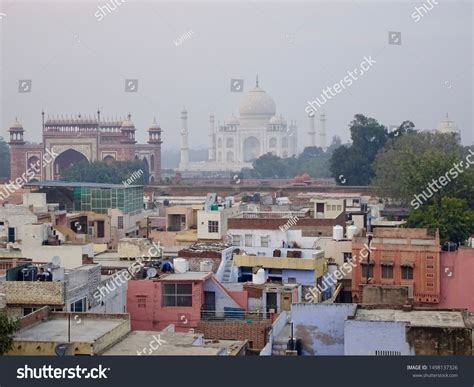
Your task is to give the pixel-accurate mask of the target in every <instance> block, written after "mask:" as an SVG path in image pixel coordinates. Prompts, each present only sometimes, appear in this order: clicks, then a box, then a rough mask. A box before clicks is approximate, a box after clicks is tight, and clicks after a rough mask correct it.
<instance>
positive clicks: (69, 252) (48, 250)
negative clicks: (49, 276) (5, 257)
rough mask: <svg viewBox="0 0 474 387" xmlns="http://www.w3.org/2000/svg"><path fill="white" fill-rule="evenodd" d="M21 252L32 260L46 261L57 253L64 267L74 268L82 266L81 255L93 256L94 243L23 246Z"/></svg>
mask: <svg viewBox="0 0 474 387" xmlns="http://www.w3.org/2000/svg"><path fill="white" fill-rule="evenodd" d="M21 252H22V255H23V257H24V258H30V259H32V260H33V262H40V263H46V262H51V259H52V258H53V257H54V256H55V255H57V256H58V257H60V258H61V266H62V267H64V268H65V269H74V268H76V267H79V266H82V255H83V254H84V255H87V256H88V257H90V258H92V257H93V256H94V245H93V244H92V243H89V244H64V245H60V246H35V247H30V246H23V247H22V248H21Z"/></svg>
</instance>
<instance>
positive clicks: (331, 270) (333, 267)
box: [328, 263, 337, 277]
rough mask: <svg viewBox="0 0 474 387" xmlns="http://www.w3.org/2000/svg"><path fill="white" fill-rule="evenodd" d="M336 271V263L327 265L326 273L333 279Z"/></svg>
mask: <svg viewBox="0 0 474 387" xmlns="http://www.w3.org/2000/svg"><path fill="white" fill-rule="evenodd" d="M336 270H337V264H336V263H329V264H328V273H329V274H330V275H331V276H332V277H334V273H335V272H336Z"/></svg>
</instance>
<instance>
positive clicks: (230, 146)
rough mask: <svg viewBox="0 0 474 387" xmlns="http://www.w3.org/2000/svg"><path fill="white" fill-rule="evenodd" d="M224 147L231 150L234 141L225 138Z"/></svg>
mask: <svg viewBox="0 0 474 387" xmlns="http://www.w3.org/2000/svg"><path fill="white" fill-rule="evenodd" d="M226 146H227V148H233V147H234V139H233V138H231V137H229V138H227V140H226Z"/></svg>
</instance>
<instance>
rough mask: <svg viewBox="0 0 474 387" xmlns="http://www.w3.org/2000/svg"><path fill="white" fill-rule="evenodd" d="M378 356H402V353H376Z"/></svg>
mask: <svg viewBox="0 0 474 387" xmlns="http://www.w3.org/2000/svg"><path fill="white" fill-rule="evenodd" d="M375 355H376V356H401V355H402V353H401V352H400V351H375Z"/></svg>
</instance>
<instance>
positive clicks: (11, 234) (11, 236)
mask: <svg viewBox="0 0 474 387" xmlns="http://www.w3.org/2000/svg"><path fill="white" fill-rule="evenodd" d="M8 242H15V228H14V227H8Z"/></svg>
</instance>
